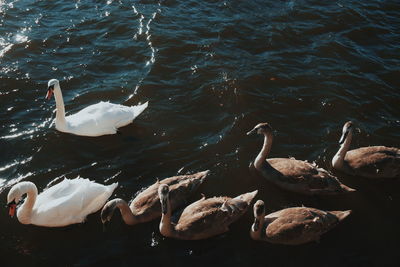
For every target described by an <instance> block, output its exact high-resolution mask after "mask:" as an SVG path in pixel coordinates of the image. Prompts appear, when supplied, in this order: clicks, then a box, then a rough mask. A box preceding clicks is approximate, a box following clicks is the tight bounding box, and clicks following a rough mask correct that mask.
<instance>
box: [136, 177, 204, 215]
mask: <svg viewBox="0 0 400 267" xmlns="http://www.w3.org/2000/svg"><path fill="white" fill-rule="evenodd" d="M207 174H208V171H203V172H198V173H194V174H189V175H180V176H173V177H169V178H165V179H163V180H161V181H160V182H158V183H155V184H152V185H151V186H149V187H148V188H147V189H146V190H144V191H143V192H141V193H140V194H138V195H137V196H136V198H135V199H134V200H133V201H132V203H131V205H130V207H131V210H132V212H133V214H134V215H135V216H136V217H137V218H138V219H140V220H141V221H151V220H153V219H156V218H159V217H160V216H161V204H160V198H159V196H158V187H159V185H160V184H167V185H168V186H169V189H170V202H171V209H172V210H175V209H176V208H177V207H179V206H181V205H182V204H184V203H186V201H187V199H188V198H189V197H190V195H191V194H193V192H194V191H196V190H197V188H198V187H199V186H200V185H201V184H202V183H203V181H204V179H205V177H206V176H207Z"/></svg>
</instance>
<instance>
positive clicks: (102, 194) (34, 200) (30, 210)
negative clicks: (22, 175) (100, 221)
mask: <svg viewBox="0 0 400 267" xmlns="http://www.w3.org/2000/svg"><path fill="white" fill-rule="evenodd" d="M117 186H118V183H114V184H111V185H107V186H105V185H102V184H98V183H95V182H93V181H90V180H88V179H83V178H75V179H72V180H70V179H64V180H63V181H61V182H60V183H58V184H56V185H54V186H52V187H50V188H48V189H46V190H44V191H43V192H42V193H40V194H39V195H38V190H37V188H36V186H35V184H34V183H32V182H27V181H26V182H21V183H18V184H16V185H14V186H13V187H12V188H11V190H10V191H9V192H8V196H7V203H8V206H9V208H10V215H11V216H14V213H15V209H16V205H17V204H18V202H19V201H20V200H21V198H22V196H23V195H24V194H27V198H26V199H25V202H24V203H23V204H22V205H21V206H20V207H18V209H17V218H18V221H19V222H20V223H22V224H35V225H38V226H47V227H62V226H66V225H70V224H74V223H81V222H83V221H84V220H85V218H86V216H87V215H89V214H91V213H94V212H96V211H98V210H99V209H101V207H103V205H104V203H105V202H106V201H107V199H108V198H109V197H110V196H111V194H112V192H113V191H114V189H115V188H116V187H117Z"/></svg>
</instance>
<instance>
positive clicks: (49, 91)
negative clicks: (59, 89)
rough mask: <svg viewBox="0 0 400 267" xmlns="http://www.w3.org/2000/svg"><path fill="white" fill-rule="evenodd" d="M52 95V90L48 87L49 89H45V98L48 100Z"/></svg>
mask: <svg viewBox="0 0 400 267" xmlns="http://www.w3.org/2000/svg"><path fill="white" fill-rule="evenodd" d="M52 95H53V90H52V89H51V88H50V87H49V89H47V94H46V99H47V100H49V99H50V98H51V96H52Z"/></svg>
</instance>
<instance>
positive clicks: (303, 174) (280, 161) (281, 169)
mask: <svg viewBox="0 0 400 267" xmlns="http://www.w3.org/2000/svg"><path fill="white" fill-rule="evenodd" d="M267 162H268V163H267V164H266V165H265V167H264V169H262V174H263V176H264V177H266V178H267V179H268V180H270V181H271V182H273V183H275V184H276V185H278V186H280V187H282V188H284V189H287V190H291V191H294V192H298V193H302V194H335V193H341V192H349V191H354V189H351V188H349V187H347V186H345V185H343V184H341V183H340V181H339V180H338V179H337V178H336V177H335V176H333V175H331V174H330V173H329V172H328V171H326V170H324V169H322V168H319V167H318V166H316V165H315V164H311V163H309V162H306V161H302V160H296V159H292V158H271V159H267Z"/></svg>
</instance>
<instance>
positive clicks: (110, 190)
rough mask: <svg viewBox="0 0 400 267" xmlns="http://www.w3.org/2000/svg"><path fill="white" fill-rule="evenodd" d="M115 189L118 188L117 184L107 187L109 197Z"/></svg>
mask: <svg viewBox="0 0 400 267" xmlns="http://www.w3.org/2000/svg"><path fill="white" fill-rule="evenodd" d="M117 187H118V183H113V184H110V185H107V189H108V190H109V192H110V196H111V195H112V193H113V192H114V190H115V188H117Z"/></svg>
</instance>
